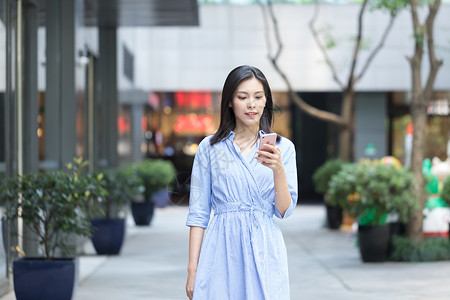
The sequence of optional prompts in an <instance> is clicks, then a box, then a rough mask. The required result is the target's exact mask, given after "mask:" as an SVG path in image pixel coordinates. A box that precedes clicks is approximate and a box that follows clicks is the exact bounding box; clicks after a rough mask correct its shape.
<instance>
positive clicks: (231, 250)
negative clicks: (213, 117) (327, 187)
mask: <svg viewBox="0 0 450 300" xmlns="http://www.w3.org/2000/svg"><path fill="white" fill-rule="evenodd" d="M260 133H261V134H262V133H263V132H260ZM233 137H234V132H231V133H230V135H229V136H228V137H227V138H225V139H224V140H222V141H220V142H218V143H216V144H214V145H213V146H211V145H210V139H211V136H208V137H206V138H205V139H203V140H202V142H201V143H200V144H199V147H198V150H197V153H196V156H195V160H194V166H193V169H192V177H191V193H190V200H189V214H188V217H187V222H186V224H187V226H199V227H203V228H207V230H206V233H205V238H204V240H203V244H202V249H201V251H200V257H199V262H198V267H197V273H196V277H195V286H194V299H195V300H262V299H266V300H287V299H290V298H289V277H288V264H287V255H286V247H285V244H284V240H283V237H282V234H281V231H280V229H279V228H278V226H277V224H276V223H275V220H274V219H273V215H275V216H277V217H278V218H282V217H281V215H280V213H279V212H278V211H277V209H276V208H275V204H274V201H275V192H274V187H273V171H272V170H271V169H269V168H268V167H265V166H263V165H261V164H260V163H258V162H257V161H256V159H254V158H253V157H254V156H255V151H256V149H257V148H258V147H259V145H258V143H257V144H256V145H255V146H254V148H253V149H252V151H251V152H250V153H249V155H248V156H247V157H243V156H242V155H241V154H240V150H239V148H238V147H237V146H236V145H235V144H234V143H233ZM277 146H278V147H279V148H280V150H281V154H282V161H283V164H284V170H285V172H286V178H287V182H288V186H289V191H290V193H291V198H292V201H291V205H290V207H289V208H288V209H287V211H286V212H285V214H284V217H283V218H286V217H288V216H290V215H291V214H292V213H293V211H294V208H295V205H296V204H297V169H296V158H295V149H294V145H293V144H292V142H291V141H289V140H288V139H286V138H283V137H282V138H281V140H280V142H278V143H277ZM211 208H212V209H213V211H214V216H213V217H212V219H211V222H209V221H210V215H211ZM208 223H209V224H208Z"/></svg>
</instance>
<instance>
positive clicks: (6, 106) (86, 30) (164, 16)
mask: <svg viewBox="0 0 450 300" xmlns="http://www.w3.org/2000/svg"><path fill="white" fill-rule="evenodd" d="M276 2H277V3H276V4H275V7H274V9H275V11H276V13H277V15H278V20H279V24H278V25H279V26H280V33H281V39H282V41H283V53H282V55H281V57H280V66H281V67H282V68H283V70H284V72H285V73H286V74H287V76H288V77H289V78H290V80H291V82H292V83H293V88H294V89H295V90H296V91H297V92H298V93H299V94H300V95H301V96H302V97H303V98H304V99H305V101H307V102H308V103H310V104H312V105H314V106H316V107H318V108H321V109H326V110H329V111H333V112H338V111H339V107H340V101H341V99H340V97H341V91H340V89H339V87H338V85H337V84H336V83H335V82H334V81H333V78H332V74H331V72H330V71H329V69H328V67H327V66H326V63H325V60H324V58H323V56H322V54H321V52H320V51H319V49H318V47H317V45H316V44H315V42H314V39H313V36H312V35H311V32H310V31H309V30H308V22H309V21H310V19H311V17H312V14H313V9H314V6H313V1H311V0H300V1H299V0H297V1H296V0H284V1H276ZM448 4H449V1H444V4H443V7H442V8H441V10H440V13H439V16H438V19H437V22H436V42H437V44H438V45H439V47H438V49H437V50H438V56H439V57H440V58H441V59H443V60H444V66H443V68H442V69H441V70H440V71H439V74H438V79H437V81H436V85H435V90H436V92H435V94H434V96H433V101H432V103H431V105H430V107H429V116H430V118H429V124H428V126H429V128H428V134H427V139H428V142H427V150H426V151H427V156H440V157H441V158H445V157H446V156H447V155H448V154H447V151H448V150H447V149H448V148H447V141H448V138H449V137H448V134H449V129H450V121H449V98H450V80H449V78H450V68H449V67H448V64H449V61H450V41H449V40H448V30H449V29H450V19H449V18H446V16H448V15H450V6H449V5H448ZM358 7H359V4H358V2H357V1H356V2H353V1H351V0H334V1H333V0H329V1H326V2H325V3H324V5H323V6H322V8H321V12H320V22H322V25H323V26H326V25H327V24H331V26H332V30H333V32H334V34H335V35H336V36H337V38H338V39H339V40H340V41H341V43H340V47H336V49H334V50H333V51H332V52H330V53H331V55H332V59H333V60H335V62H336V65H337V67H338V71H339V73H340V74H342V76H343V78H345V76H346V74H347V72H348V69H349V61H350V59H351V57H350V55H351V53H350V52H351V46H350V43H349V41H351V39H352V37H353V36H354V35H355V32H356V21H357V18H356V15H357V12H358ZM387 18H388V15H387V14H386V13H384V12H381V11H373V12H371V13H370V14H369V15H368V16H367V19H366V22H365V26H364V27H365V28H364V32H365V33H364V34H365V36H367V37H370V39H371V40H372V42H373V44H375V43H376V41H377V40H378V38H379V37H380V36H381V34H382V30H383V27H384V24H385V23H386V21H387ZM410 19H411V17H410V15H409V12H408V11H403V12H402V13H400V15H399V16H398V18H397V20H396V22H395V24H394V27H393V29H392V32H391V33H390V35H389V37H388V39H387V41H386V44H385V46H384V48H383V49H382V50H381V52H380V53H379V55H378V56H377V57H376V59H375V60H374V61H373V65H372V66H371V67H370V70H369V71H368V72H367V74H366V75H365V76H364V78H363V79H362V80H361V81H360V82H359V84H358V85H357V86H356V90H357V102H356V107H355V109H356V119H355V144H354V153H355V160H358V159H360V158H362V157H368V158H380V157H382V156H385V155H394V156H396V157H398V158H400V159H401V160H402V161H404V156H405V149H406V148H405V146H404V145H405V142H404V141H405V136H406V135H407V125H408V123H409V122H410V116H409V108H408V107H409V101H410V92H409V91H410V88H411V83H410V82H411V79H410V78H411V75H410V69H409V65H408V62H407V60H406V58H405V56H406V55H410V54H411V53H412V51H413V39H412V26H411V21H410ZM266 30H267V27H266V25H265V23H264V18H263V13H262V10H261V7H260V6H259V5H258V4H257V1H251V0H240V1H238V0H228V1H226V0H216V1H207V0H199V1H198V2H197V1H196V0H178V1H177V0H118V1H109V0H64V1H63V0H0V120H1V122H0V176H2V177H8V176H12V175H13V174H15V173H17V172H19V173H28V172H36V171H39V170H48V169H58V168H62V167H63V166H64V164H66V163H68V162H70V161H71V160H72V158H73V157H74V156H83V157H85V158H86V159H88V160H89V162H90V168H92V169H95V168H102V167H108V166H115V165H117V164H119V163H121V162H126V161H139V160H141V159H143V158H146V157H152V158H164V159H170V160H171V161H173V162H174V164H175V166H176V168H177V172H178V178H177V184H176V187H175V191H174V196H176V197H178V198H179V199H178V200H177V201H179V202H178V203H183V202H184V203H186V199H187V198H186V195H187V193H188V190H189V174H190V168H191V165H192V160H193V155H194V154H195V151H196V147H197V145H198V142H199V141H200V140H201V139H202V138H203V137H205V136H206V135H208V134H211V133H213V132H214V130H215V129H216V128H217V126H218V123H219V115H220V92H221V89H222V85H223V82H224V80H225V77H226V75H227V74H228V73H229V71H230V70H231V69H233V68H234V67H236V66H238V65H242V64H250V65H254V66H256V67H258V68H260V69H261V70H262V71H263V72H264V73H265V74H266V76H267V78H268V80H269V83H270V84H271V87H272V91H273V92H274V98H275V106H276V110H275V124H274V131H275V132H277V133H279V134H281V135H283V136H286V137H288V138H290V139H291V140H292V141H293V142H294V144H295V145H296V148H297V160H298V167H299V168H298V170H299V187H300V197H301V198H302V199H309V200H313V201H320V199H317V198H316V194H315V193H314V191H313V186H312V182H311V174H312V173H313V172H314V170H315V169H316V168H317V167H318V166H319V165H320V164H322V163H323V162H324V161H325V160H326V159H328V158H330V157H333V156H335V154H336V143H337V141H336V132H337V131H336V128H335V127H334V126H332V125H330V124H328V123H325V122H322V121H319V120H317V119H314V118H312V117H310V116H308V115H306V114H305V113H303V112H302V111H300V109H299V108H298V107H296V106H295V105H294V104H292V103H290V101H289V99H288V96H287V93H286V90H287V88H286V86H285V84H284V82H283V80H282V79H281V77H280V76H279V75H278V73H276V71H275V70H274V68H273V67H272V65H271V63H270V61H269V60H268V57H267V55H268V48H267V43H266V34H267V31H266ZM271 39H273V36H272V37H271ZM365 55H366V56H367V55H368V51H367V54H365ZM424 68H427V62H425V65H424ZM2 180H3V179H2ZM28 247H29V248H30V249H32V248H33V246H32V245H29V246H28ZM0 255H1V257H0V263H2V262H3V263H4V267H3V268H2V269H0V277H1V279H0V294H1V293H4V292H5V291H6V290H7V289H8V288H9V287H8V279H7V274H8V268H7V263H6V262H7V257H8V256H10V253H9V249H8V247H6V248H5V249H4V250H3V248H1V247H0Z"/></svg>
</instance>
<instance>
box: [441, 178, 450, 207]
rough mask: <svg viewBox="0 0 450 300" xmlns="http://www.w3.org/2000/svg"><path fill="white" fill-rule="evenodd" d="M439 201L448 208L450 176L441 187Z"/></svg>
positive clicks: (449, 203) (449, 202)
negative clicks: (443, 202) (442, 201)
mask: <svg viewBox="0 0 450 300" xmlns="http://www.w3.org/2000/svg"><path fill="white" fill-rule="evenodd" d="M441 199H442V200H444V201H445V203H447V205H449V206H450V176H449V177H447V178H446V179H445V181H444V184H443V186H442V191H441Z"/></svg>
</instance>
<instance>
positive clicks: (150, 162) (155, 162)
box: [135, 159, 176, 201]
mask: <svg viewBox="0 0 450 300" xmlns="http://www.w3.org/2000/svg"><path fill="white" fill-rule="evenodd" d="M135 167H136V171H137V174H138V175H139V177H140V178H141V179H142V184H143V185H144V196H145V200H146V201H150V199H151V197H152V195H153V194H154V193H156V192H158V191H160V190H162V189H169V188H170V184H171V183H172V182H173V180H174V179H175V174H176V172H175V167H174V166H173V164H172V162H170V161H168V160H162V159H145V160H143V161H141V162H139V163H137V164H136V165H135Z"/></svg>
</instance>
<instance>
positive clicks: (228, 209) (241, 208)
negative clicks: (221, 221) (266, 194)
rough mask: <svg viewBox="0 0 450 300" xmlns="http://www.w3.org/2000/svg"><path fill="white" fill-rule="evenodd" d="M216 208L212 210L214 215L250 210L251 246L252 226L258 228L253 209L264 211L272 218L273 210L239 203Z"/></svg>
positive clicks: (251, 238)
mask: <svg viewBox="0 0 450 300" xmlns="http://www.w3.org/2000/svg"><path fill="white" fill-rule="evenodd" d="M216 209H217V210H214V215H220V214H224V213H233V212H242V211H248V212H250V215H251V221H250V226H249V230H250V232H249V233H250V244H251V245H252V247H253V242H254V240H253V232H254V227H255V228H256V229H258V228H259V226H258V223H259V222H258V220H257V219H256V216H255V214H254V212H255V211H260V212H262V213H264V214H265V215H267V216H268V217H270V218H272V217H273V211H272V210H271V211H268V210H265V209H262V208H260V207H258V206H253V205H239V206H230V205H228V206H226V207H221V208H217V207H216Z"/></svg>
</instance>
